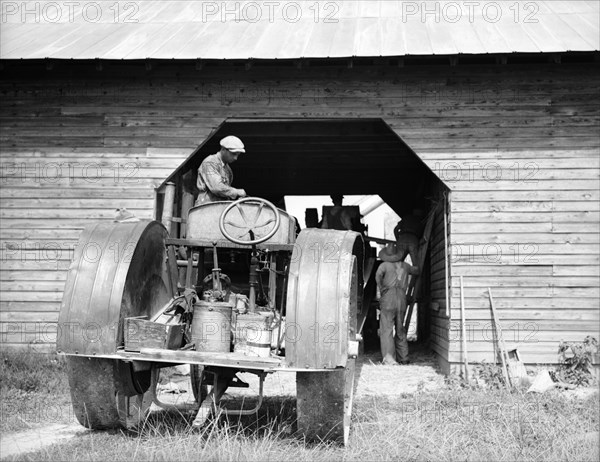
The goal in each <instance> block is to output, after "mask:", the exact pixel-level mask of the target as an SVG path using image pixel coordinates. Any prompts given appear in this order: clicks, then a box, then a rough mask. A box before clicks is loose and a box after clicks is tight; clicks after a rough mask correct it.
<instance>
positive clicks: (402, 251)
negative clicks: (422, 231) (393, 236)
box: [379, 244, 408, 263]
mask: <svg viewBox="0 0 600 462" xmlns="http://www.w3.org/2000/svg"><path fill="white" fill-rule="evenodd" d="M407 254H408V246H406V245H403V244H388V245H386V246H385V247H384V248H383V249H381V250H380V252H379V258H380V259H381V260H383V261H389V262H392V263H394V262H397V261H402V260H404V258H406V255H407Z"/></svg>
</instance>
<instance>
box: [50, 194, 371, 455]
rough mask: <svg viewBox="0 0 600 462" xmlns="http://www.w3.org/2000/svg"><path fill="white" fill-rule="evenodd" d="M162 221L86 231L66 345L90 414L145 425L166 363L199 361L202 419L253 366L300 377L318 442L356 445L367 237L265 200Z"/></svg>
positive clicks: (300, 416)
mask: <svg viewBox="0 0 600 462" xmlns="http://www.w3.org/2000/svg"><path fill="white" fill-rule="evenodd" d="M163 223H164V221H163V222H161V221H158V220H136V221H124V222H108V221H106V222H100V223H97V224H93V225H90V226H88V227H86V228H85V229H84V230H83V231H82V234H81V237H80V240H79V243H78V245H77V248H76V251H75V254H74V260H73V262H72V264H71V266H70V268H69V270H68V276H67V282H66V286H65V291H64V297H63V301H62V305H61V311H60V316H59V328H60V330H61V331H60V335H59V336H58V341H57V349H58V351H59V352H60V353H62V354H64V355H66V357H67V362H68V376H69V385H70V390H71V397H72V403H73V408H74V412H75V415H76V417H77V419H78V421H79V422H80V423H81V424H82V425H84V426H86V427H88V428H92V429H108V428H117V427H124V428H127V429H135V428H138V427H139V426H140V425H141V424H142V423H143V421H144V419H145V418H146V417H147V415H148V413H149V410H150V406H151V404H152V403H153V402H154V403H155V404H157V405H159V406H165V407H168V405H166V404H165V403H163V402H161V401H160V400H159V399H158V397H157V392H156V383H157V379H156V377H157V374H158V372H159V371H160V369H161V368H165V367H172V366H175V365H181V364H189V365H190V369H191V374H190V376H191V380H192V388H193V391H194V395H195V398H196V402H195V404H194V405H193V406H191V405H188V406H189V407H190V408H191V410H192V411H194V412H196V416H195V420H194V423H193V425H194V426H198V427H201V426H202V425H203V424H204V423H205V422H206V420H207V419H208V418H209V416H210V415H211V413H215V412H219V411H220V412H223V413H225V414H228V415H231V414H232V415H241V414H247V413H251V412H255V411H256V410H257V409H256V408H255V409H250V410H244V409H239V410H234V409H223V408H220V401H221V397H222V396H223V394H224V393H225V391H226V390H227V388H228V387H230V386H237V385H239V382H240V381H239V378H238V376H237V375H236V374H238V373H239V372H245V373H252V374H256V375H257V376H258V378H259V380H260V391H259V394H260V396H259V399H258V401H257V402H258V406H260V403H261V401H262V394H263V387H262V384H263V381H264V380H265V377H267V376H268V375H269V374H271V373H274V372H290V373H295V374H296V384H297V425H298V431H299V433H301V434H303V435H304V436H305V437H306V438H307V439H308V440H327V441H329V440H334V441H338V442H340V443H342V444H346V443H347V441H348V436H349V430H350V421H351V413H352V399H353V388H354V378H355V362H356V357H357V355H358V350H359V341H360V335H359V332H358V331H359V327H360V322H359V317H360V314H361V312H362V311H363V306H362V305H363V288H364V286H365V283H364V275H363V268H364V267H366V266H368V265H365V264H364V259H365V244H364V240H363V237H362V235H361V234H360V233H358V232H354V231H338V230H331V229H317V228H307V229H304V230H302V231H300V232H299V234H297V231H296V220H295V219H294V217H292V216H291V215H289V214H288V213H287V212H286V211H284V210H281V209H278V208H277V207H275V206H274V205H273V204H272V203H271V202H269V201H267V200H265V199H262V198H256V197H252V198H244V199H240V200H237V201H222V202H213V203H208V204H203V205H198V206H193V207H191V208H190V209H189V213H187V214H186V220H185V224H186V233H185V236H184V238H180V237H171V236H170V234H169V231H168V230H167V228H166V227H165V225H164V224H163Z"/></svg>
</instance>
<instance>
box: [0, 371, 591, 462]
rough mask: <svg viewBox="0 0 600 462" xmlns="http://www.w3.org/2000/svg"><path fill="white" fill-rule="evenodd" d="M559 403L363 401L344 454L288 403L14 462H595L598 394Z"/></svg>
mask: <svg viewBox="0 0 600 462" xmlns="http://www.w3.org/2000/svg"><path fill="white" fill-rule="evenodd" d="M13 364H14V363H13ZM50 364H53V365H54V367H55V368H56V371H55V372H54V373H53V372H48V371H47V372H46V373H48V374H50V376H52V377H55V376H56V382H54V383H55V384H57V385H58V386H60V387H62V386H64V385H65V382H64V379H61V378H60V376H61V374H64V370H63V367H62V365H61V364H60V363H50ZM44 367H45V366H44ZM21 373H24V374H25V375H27V374H26V373H25V372H24V371H21ZM35 374H37V372H34V375H35ZM52 374H55V376H54V375H52ZM2 376H3V377H4V374H2ZM267 380H268V379H267ZM10 382H12V379H10ZM2 383H3V388H4V383H5V381H4V379H3V382H2ZM15 383H23V382H22V379H19V380H16V381H15ZM25 383H27V381H25ZM39 386H40V389H41V390H42V391H40V392H37V391H34V392H30V393H33V394H36V393H47V388H46V387H45V385H43V384H40V385H39ZM50 391H51V390H50ZM67 391H68V390H67ZM61 393H62V388H61ZM567 396H568V395H567V394H565V393H563V392H559V391H556V390H553V391H551V392H548V393H545V394H543V395H533V394H525V393H523V392H521V391H515V392H512V393H511V392H508V391H506V390H503V389H500V390H492V389H487V390H481V389H474V390H469V389H464V388H461V387H458V386H452V385H450V386H448V387H446V388H443V389H440V390H439V391H437V392H419V393H415V394H412V395H404V396H400V397H394V398H385V397H381V396H377V397H366V398H362V399H360V400H357V401H356V402H355V410H354V413H353V418H352V428H351V437H350V440H351V441H350V444H349V445H348V446H347V447H345V448H343V447H339V446H336V445H334V444H327V443H318V444H307V443H305V442H304V441H303V439H302V437H301V436H299V435H297V434H296V433H295V425H294V421H295V417H296V416H295V399H294V398H293V397H282V398H267V399H265V402H264V404H263V407H262V408H261V410H260V411H259V413H258V414H256V415H252V416H244V417H242V418H237V417H236V418H231V417H230V418H229V420H228V419H226V418H225V417H220V418H219V419H215V420H213V421H211V422H210V423H209V424H208V425H207V426H206V427H205V428H204V429H203V430H202V431H201V432H198V431H195V430H193V429H192V428H191V426H190V424H191V421H192V420H193V416H192V415H185V414H180V413H173V412H158V413H153V414H152V415H151V416H150V417H149V418H148V420H147V421H146V423H145V425H144V427H143V428H142V429H141V431H140V432H139V433H137V434H130V433H126V432H123V431H117V432H89V433H86V434H84V436H80V437H76V438H74V439H72V440H69V442H67V443H62V444H55V445H53V446H50V447H47V448H46V449H43V450H41V451H38V452H35V453H30V454H26V455H21V456H19V457H18V458H15V460H17V459H18V460H44V461H46V460H47V461H50V460H52V461H53V460H64V461H80V460H81V461H95V460H113V461H117V460H132V461H145V460H149V461H170V460H176V461H196V460H203V461H229V460H235V461H254V460H261V461H280V460H299V461H330V460H344V461H354V460H357V461H363V462H364V461H370V460H405V461H421V460H423V461H425V460H426V461H447V460H456V461H481V460H493V461H514V460H519V461H521V460H523V461H553V460H557V461H558V460H560V461H563V460H564V461H569V460H572V461H588V460H589V461H595V460H598V459H599V456H600V454H599V449H598V446H599V442H598V430H599V428H600V416H599V410H598V409H599V407H600V403H599V398H598V393H595V394H592V395H589V396H588V397H587V398H569V397H567ZM231 404H232V405H235V404H236V403H231ZM238 404H239V403H238ZM251 405H252V403H250V402H247V403H245V407H246V406H251ZM9 460H10V459H9Z"/></svg>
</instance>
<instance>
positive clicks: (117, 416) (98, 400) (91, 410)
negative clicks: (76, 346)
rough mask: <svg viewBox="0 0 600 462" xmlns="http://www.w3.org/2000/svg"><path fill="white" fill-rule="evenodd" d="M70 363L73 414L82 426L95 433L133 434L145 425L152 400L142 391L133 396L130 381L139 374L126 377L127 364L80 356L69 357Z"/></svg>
mask: <svg viewBox="0 0 600 462" xmlns="http://www.w3.org/2000/svg"><path fill="white" fill-rule="evenodd" d="M67 363H68V375H69V387H70V388H71V401H72V402H73V410H74V412H75V417H76V418H77V420H78V421H79V423H80V424H81V425H83V426H84V427H87V428H91V429H94V430H103V429H109V428H118V427H123V428H126V429H128V430H134V429H137V428H139V426H140V425H141V424H143V422H144V420H145V419H146V417H147V415H148V413H149V410H150V405H151V404H152V396H151V395H150V393H147V392H146V393H144V391H142V389H140V390H137V393H135V394H131V391H130V390H129V386H130V382H129V379H130V378H131V377H136V376H137V375H139V374H135V373H133V372H131V373H125V372H124V370H123V369H124V367H125V368H127V367H128V366H129V365H128V364H127V363H123V362H122V361H117V360H113V359H103V358H84V357H77V356H70V357H69V358H68V360H67ZM139 385H142V387H143V386H144V385H143V384H139ZM139 385H138V386H139ZM147 390H148V387H146V391H147Z"/></svg>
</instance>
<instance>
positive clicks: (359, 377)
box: [159, 348, 444, 405]
mask: <svg viewBox="0 0 600 462" xmlns="http://www.w3.org/2000/svg"><path fill="white" fill-rule="evenodd" d="M413 350H414V351H411V355H410V358H411V362H410V364H408V365H403V366H384V365H383V364H381V354H380V353H378V352H376V353H367V354H365V355H361V356H359V358H358V362H357V366H356V377H355V386H354V400H355V404H357V405H360V400H361V398H365V397H369V396H386V397H399V396H402V395H407V394H413V393H415V392H417V391H432V390H435V389H437V388H441V387H443V386H444V376H443V375H442V374H441V373H440V371H439V369H438V367H437V361H436V359H435V356H434V355H433V353H430V352H428V351H427V350H424V349H417V348H414V349H413ZM238 377H240V379H242V380H243V381H244V382H246V383H248V385H249V387H248V388H229V389H228V390H227V393H226V394H225V396H224V397H223V398H224V399H226V400H227V399H234V398H237V397H246V396H247V397H256V396H258V393H259V379H258V376H256V375H254V374H250V373H240V374H238ZM171 382H172V384H167V383H165V384H162V385H160V386H159V388H160V393H159V398H160V399H161V400H162V401H164V402H168V403H173V402H179V403H183V402H189V401H190V400H193V396H192V392H191V388H190V381H189V377H188V376H187V375H179V374H175V375H173V376H171ZM263 387H264V388H263V392H264V396H265V397H276V396H290V397H294V396H296V374H294V373H292V372H276V373H273V374H269V375H268V376H267V378H266V379H265V381H264V385H263ZM177 390H178V391H179V393H177ZM174 391H175V393H173V392H174Z"/></svg>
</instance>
